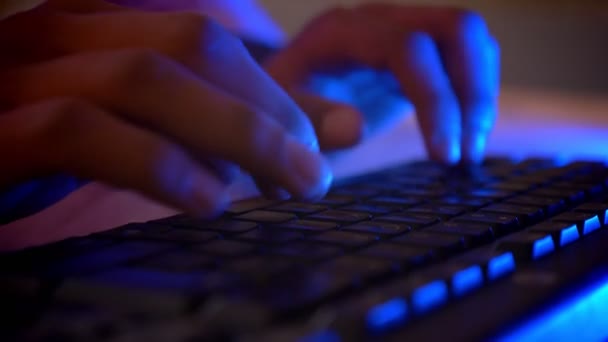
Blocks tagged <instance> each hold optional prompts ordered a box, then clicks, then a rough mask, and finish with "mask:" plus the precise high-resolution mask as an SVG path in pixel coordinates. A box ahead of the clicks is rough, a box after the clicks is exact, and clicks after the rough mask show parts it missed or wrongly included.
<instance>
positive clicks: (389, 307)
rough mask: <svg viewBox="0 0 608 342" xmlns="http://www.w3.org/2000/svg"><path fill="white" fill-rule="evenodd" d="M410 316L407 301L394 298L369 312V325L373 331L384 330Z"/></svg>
mask: <svg viewBox="0 0 608 342" xmlns="http://www.w3.org/2000/svg"><path fill="white" fill-rule="evenodd" d="M407 316H408V308H407V302H406V301H405V299H403V298H394V299H391V300H389V301H387V302H384V303H381V304H378V305H376V306H374V307H373V308H371V309H370V310H369V312H368V313H367V326H368V327H369V328H370V330H372V331H382V330H386V329H387V328H389V327H392V326H395V325H398V324H400V323H402V322H404V321H405V320H406V319H407Z"/></svg>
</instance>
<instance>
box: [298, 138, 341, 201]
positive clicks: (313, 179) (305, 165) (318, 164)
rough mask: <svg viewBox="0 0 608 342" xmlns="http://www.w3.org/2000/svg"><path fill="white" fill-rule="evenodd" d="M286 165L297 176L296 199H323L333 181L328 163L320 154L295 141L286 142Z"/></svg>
mask: <svg viewBox="0 0 608 342" xmlns="http://www.w3.org/2000/svg"><path fill="white" fill-rule="evenodd" d="M287 150H288V159H289V160H288V163H289V164H290V165H292V167H293V171H294V174H295V175H297V176H298V178H299V179H298V182H297V183H298V186H297V188H298V194H294V195H296V196H297V195H299V196H298V197H302V198H303V199H309V200H314V199H319V198H321V197H323V196H324V195H325V194H326V193H327V191H328V190H329V187H330V186H331V182H332V180H333V174H332V172H331V168H330V166H329V163H328V162H327V161H326V160H325V158H324V157H323V156H322V155H321V154H320V153H315V152H311V151H310V149H309V148H307V147H306V146H304V145H302V144H300V143H299V142H297V141H296V140H295V139H289V141H288V142H287Z"/></svg>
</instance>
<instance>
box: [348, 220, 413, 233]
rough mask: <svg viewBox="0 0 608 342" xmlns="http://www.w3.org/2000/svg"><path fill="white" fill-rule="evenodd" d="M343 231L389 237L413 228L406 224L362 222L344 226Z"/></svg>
mask: <svg viewBox="0 0 608 342" xmlns="http://www.w3.org/2000/svg"><path fill="white" fill-rule="evenodd" d="M340 229H341V230H346V231H352V232H360V233H368V234H374V235H381V236H388V235H399V234H403V233H405V232H408V231H410V230H411V229H412V228H411V227H410V226H409V225H405V224H396V223H388V222H379V221H367V222H361V223H357V224H353V225H349V226H343V227H342V228H340Z"/></svg>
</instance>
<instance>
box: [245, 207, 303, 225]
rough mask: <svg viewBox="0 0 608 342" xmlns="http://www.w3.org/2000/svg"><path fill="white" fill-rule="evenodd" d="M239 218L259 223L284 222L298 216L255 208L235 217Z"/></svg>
mask: <svg viewBox="0 0 608 342" xmlns="http://www.w3.org/2000/svg"><path fill="white" fill-rule="evenodd" d="M234 218H235V219H237V220H247V221H254V222H259V223H282V222H287V221H289V220H293V219H295V218H296V216H295V215H294V214H288V213H280V212H276V211H268V210H254V211H250V212H247V213H245V214H241V215H238V216H235V217H234Z"/></svg>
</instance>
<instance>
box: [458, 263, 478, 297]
mask: <svg viewBox="0 0 608 342" xmlns="http://www.w3.org/2000/svg"><path fill="white" fill-rule="evenodd" d="M482 284H483V272H482V270H481V267H479V266H477V265H474V266H471V267H468V268H465V269H464V270H461V271H458V272H457V273H456V274H454V276H453V277H452V290H453V291H454V294H455V295H456V296H463V295H465V294H467V293H469V292H471V291H472V290H474V289H476V288H478V287H480V286H481V285H482Z"/></svg>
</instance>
